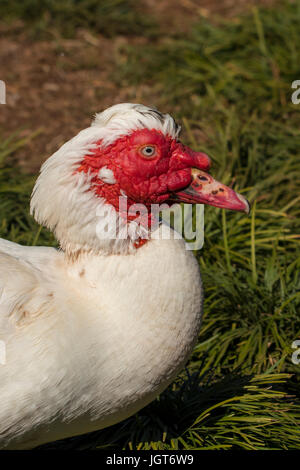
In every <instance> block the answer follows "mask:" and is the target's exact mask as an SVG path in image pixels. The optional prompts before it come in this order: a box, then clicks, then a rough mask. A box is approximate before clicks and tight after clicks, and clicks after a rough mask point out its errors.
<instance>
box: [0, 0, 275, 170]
mask: <svg viewBox="0 0 300 470" xmlns="http://www.w3.org/2000/svg"><path fill="white" fill-rule="evenodd" d="M143 1H144V5H145V9H146V11H149V12H150V13H151V15H152V16H154V17H156V19H157V21H158V23H159V24H160V27H161V28H163V29H164V30H168V29H169V30H170V31H172V33H173V34H174V32H179V33H184V32H187V31H188V30H189V29H190V27H191V25H192V23H193V21H194V20H195V17H197V15H198V14H200V15H202V16H204V17H208V18H209V19H210V20H214V19H215V18H217V17H218V15H219V16H222V17H224V16H226V17H229V18H232V17H234V16H236V15H238V14H241V13H244V12H245V11H246V10H248V9H249V8H250V7H251V6H253V5H261V4H265V5H270V4H272V3H274V1H275V0H261V1H255V0H222V1H218V0H212V1H208V0H181V1H180V2H174V1H173V0H162V1H160V2H157V1H156V0H143ZM143 41H146V39H144V38H130V39H129V38H126V37H114V38H113V39H107V38H104V37H101V36H100V35H92V34H91V33H89V32H87V31H79V32H78V35H77V37H76V39H72V40H66V39H62V38H60V37H58V36H56V37H54V36H53V39H52V40H49V41H38V42H33V41H32V40H31V39H30V37H29V35H28V33H27V32H26V30H25V29H24V27H23V25H22V24H21V23H20V24H19V23H16V24H15V25H14V26H13V27H10V28H8V27H7V26H6V25H4V24H3V23H1V22H0V79H1V80H4V81H5V83H6V86H7V104H6V105H0V130H1V132H2V134H3V135H4V136H8V135H10V134H11V133H12V132H16V131H18V137H28V136H32V135H33V134H35V133H37V135H36V136H35V137H34V138H32V139H31V140H30V142H29V144H28V145H26V146H24V147H22V148H21V149H19V150H18V151H17V152H16V154H15V156H14V157H13V160H12V162H17V163H18V164H19V165H20V166H21V167H22V168H23V169H24V170H25V171H27V172H36V171H38V168H39V167H40V164H41V162H42V161H44V160H45V159H46V158H47V157H48V156H49V155H51V154H52V153H53V152H54V151H55V150H56V149H57V148H58V147H59V146H60V145H62V144H63V143H64V142H65V141H66V140H68V139H70V138H71V137H72V136H73V135H75V134H76V133H77V132H78V131H79V130H81V129H83V128H84V127H87V126H88V125H89V124H90V121H91V118H92V116H93V114H94V113H95V112H97V111H100V110H102V109H105V108H106V107H108V106H110V105H112V104H115V103H119V102H124V101H136V102H145V103H150V104H151V103H152V104H153V100H155V98H156V99H157V100H156V104H157V105H159V96H158V93H157V91H155V90H153V89H152V90H151V89H149V87H147V86H146V85H143V84H141V85H140V86H138V87H135V88H134V87H127V88H122V89H120V88H118V87H117V86H116V85H115V84H114V83H113V82H112V80H111V75H112V73H114V74H117V71H118V65H119V64H120V63H121V61H122V60H124V58H123V57H122V53H121V49H122V46H123V45H124V44H126V43H128V42H130V43H131V44H136V43H138V42H143Z"/></svg>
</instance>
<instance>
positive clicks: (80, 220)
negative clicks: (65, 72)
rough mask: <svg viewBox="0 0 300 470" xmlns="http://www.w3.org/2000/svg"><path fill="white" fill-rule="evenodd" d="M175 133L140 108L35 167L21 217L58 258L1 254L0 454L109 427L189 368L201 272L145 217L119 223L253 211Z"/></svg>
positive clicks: (45, 252)
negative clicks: (171, 207)
mask: <svg viewBox="0 0 300 470" xmlns="http://www.w3.org/2000/svg"><path fill="white" fill-rule="evenodd" d="M179 131H180V128H179V126H177V124H176V123H175V121H174V120H173V119H172V117H171V116H169V115H168V114H161V113H159V112H158V111H156V110H154V109H151V108H149V107H146V106H143V105H139V104H129V103H124V104H119V105H116V106H112V107H111V108H109V109H107V110H106V111H104V112H102V113H100V114H97V115H96V117H95V120H94V122H93V123H92V126H91V127H89V128H88V129H85V130H83V131H81V132H80V133H79V134H78V135H77V136H76V137H74V138H73V139H71V140H70V141H69V142H67V143H66V144H65V145H63V146H62V147H61V148H60V149H59V150H58V151H57V152H56V153H55V154H54V155H52V156H51V157H50V158H49V159H48V160H47V161H46V162H45V163H44V165H43V166H42V169H41V173H40V176H39V178H38V180H37V182H36V185H35V188H34V191H33V195H32V199H31V212H32V213H33V214H34V216H35V219H36V220H37V221H38V222H39V223H41V224H43V225H45V226H47V227H48V228H49V229H50V230H53V232H54V233H55V235H56V237H57V239H58V241H59V243H60V246H61V250H56V249H54V248H47V247H25V246H20V245H17V244H15V243H12V242H9V241H6V240H0V293H1V297H0V340H1V341H3V342H4V344H5V346H6V363H5V364H2V365H1V364H0V443H1V447H2V448H31V447H34V446H37V445H40V444H43V443H46V442H50V441H54V440H57V439H62V438H65V437H69V436H75V435H78V434H83V433H87V432H90V431H94V430H98V429H101V428H104V427H107V426H110V425H112V424H114V423H117V422H119V421H121V420H123V419H125V418H126V417H128V416H130V415H132V414H133V413H135V412H136V411H138V410H139V409H140V408H142V407H144V406H145V405H146V404H148V403H149V402H150V401H151V400H153V399H154V398H155V397H156V396H157V395H158V394H159V393H160V392H162V390H164V389H165V388H166V387H167V386H168V384H169V383H170V382H171V381H172V380H173V379H174V377H175V376H176V374H177V373H178V372H179V371H180V369H181V368H182V367H183V365H184V364H185V362H186V361H187V359H188V357H189V354H190V353H191V351H192V349H193V346H194V344H195V341H196V340H197V335H198V331H199V327H200V322H201V310H202V287H201V279H200V273H199V268H198V264H197V262H196V260H195V258H194V256H193V254H192V253H191V252H190V251H187V250H186V249H185V244H184V242H183V241H182V240H178V239H177V240H174V239H170V240H164V239H162V238H163V236H162V235H163V233H164V230H165V229H164V228H162V227H163V226H160V227H159V228H157V227H156V231H155V232H153V229H151V228H148V229H147V222H148V221H151V220H150V219H151V217H150V216H148V215H147V214H146V215H145V214H144V215H143V217H142V218H141V223H140V224H138V223H137V222H136V221H134V218H135V217H136V216H135V217H134V216H133V215H132V214H131V216H130V214H129V217H128V221H127V220H126V215H127V210H128V208H129V206H130V205H131V204H133V203H143V204H144V205H145V206H146V207H147V208H149V206H150V204H151V203H161V202H164V201H165V202H168V201H171V200H174V199H176V200H178V201H184V202H190V203H207V204H211V205H214V206H217V207H224V208H229V209H233V210H240V211H246V212H248V211H249V205H248V202H247V201H246V199H245V198H244V197H243V196H240V195H239V194H237V193H235V192H234V191H233V190H232V189H230V188H228V187H226V186H224V185H222V184H220V183H218V182H216V181H215V180H214V179H213V178H212V177H211V176H210V175H209V174H208V173H206V170H208V169H209V167H210V160H209V158H208V157H207V155H205V154H203V153H199V152H194V151H192V150H191V149H189V148H188V147H186V146H184V145H182V144H181V143H180V142H179V141H178V134H179ZM119 196H124V197H125V196H127V199H126V201H127V202H128V204H125V209H124V207H123V208H121V207H120V206H119ZM103 208H105V211H106V218H104V219H103V217H102V218H101V214H102V216H103ZM101 211H102V212H101ZM128 213H129V211H128ZM103 220H105V221H106V222H107V220H108V222H109V223H108V225H107V224H106V222H105V223H104V222H103ZM116 221H117V222H118V224H119V225H118V229H117V234H116V236H115V237H113V228H114V226H115V222H116ZM106 225H107V227H106ZM154 234H155V236H154ZM157 234H159V236H157ZM148 235H149V238H150V239H149V241H147V242H146V243H144V242H145V241H146V239H147V236H148ZM122 237H123V238H122Z"/></svg>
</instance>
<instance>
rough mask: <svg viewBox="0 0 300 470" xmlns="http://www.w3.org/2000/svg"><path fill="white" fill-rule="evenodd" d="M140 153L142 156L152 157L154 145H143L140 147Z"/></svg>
mask: <svg viewBox="0 0 300 470" xmlns="http://www.w3.org/2000/svg"><path fill="white" fill-rule="evenodd" d="M140 152H141V154H142V155H143V157H148V158H149V157H154V156H155V155H156V147H155V145H145V147H142V148H141V149H140Z"/></svg>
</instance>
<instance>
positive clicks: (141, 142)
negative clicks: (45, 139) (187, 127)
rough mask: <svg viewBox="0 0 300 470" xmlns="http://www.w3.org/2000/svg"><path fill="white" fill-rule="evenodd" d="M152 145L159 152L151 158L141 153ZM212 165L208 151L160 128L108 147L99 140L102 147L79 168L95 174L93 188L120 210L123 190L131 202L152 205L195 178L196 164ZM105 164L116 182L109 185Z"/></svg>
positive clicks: (201, 167) (129, 136)
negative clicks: (196, 149) (104, 174)
mask: <svg viewBox="0 0 300 470" xmlns="http://www.w3.org/2000/svg"><path fill="white" fill-rule="evenodd" d="M149 145H151V146H155V148H156V154H155V155H154V156H151V157H147V156H144V155H143V154H142V153H141V149H142V148H143V147H144V146H149ZM210 165H211V161H210V159H209V157H208V156H207V155H206V154H204V153H201V152H194V151H193V150H191V149H190V148H188V147H186V146H184V145H182V144H181V143H180V142H178V141H177V140H176V139H172V138H171V137H169V136H165V135H164V134H163V133H162V132H160V131H158V130H155V129H152V130H149V129H142V130H137V131H133V132H132V133H131V134H130V135H126V136H124V137H121V138H119V139H118V140H116V141H115V142H114V143H113V144H111V145H109V146H108V147H105V148H102V147H101V142H99V147H97V149H96V150H94V151H93V153H92V155H87V156H85V158H84V160H83V162H82V164H81V166H80V167H79V169H78V170H77V171H84V172H88V171H91V172H92V173H95V177H94V178H93V180H92V183H93V190H94V191H95V193H96V194H97V195H98V196H100V197H104V198H105V199H106V201H107V202H108V203H109V204H112V205H113V206H114V207H115V208H116V209H117V210H118V209H119V196H120V195H121V194H120V191H121V189H122V190H123V191H125V193H126V194H127V196H128V204H129V205H132V204H134V203H136V202H139V203H142V204H144V205H145V206H146V207H150V205H151V204H154V203H157V204H159V203H162V202H164V201H166V200H168V199H169V196H170V194H171V193H172V192H174V191H178V190H179V189H182V188H184V187H186V186H188V185H189V184H190V183H191V181H192V177H191V168H192V167H194V168H199V169H202V170H208V169H209V168H210ZM103 166H106V167H107V168H109V169H110V170H112V171H113V173H114V176H115V179H116V183H115V184H105V183H103V181H102V180H101V179H100V178H99V177H98V171H99V170H100V168H102V167H103Z"/></svg>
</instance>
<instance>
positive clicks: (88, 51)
mask: <svg viewBox="0 0 300 470" xmlns="http://www.w3.org/2000/svg"><path fill="white" fill-rule="evenodd" d="M299 44H300V2H299V1H296V0H295V1H291V0H290V1H288V0H283V1H282V0H281V1H276V0H260V1H259V0H257V1H254V0H252V1H250V0H248V1H246V0H235V1H234V0H223V1H222V2H219V1H217V0H212V1H208V0H207V1H206V0H203V1H202V0H181V1H178V2H176V1H173V0H161V1H159V2H158V1H155V0H140V1H139V2H137V1H134V0H98V1H97V0H65V1H64V2H61V1H59V0H46V1H44V2H40V1H39V0H23V1H16V0H1V1H0V80H3V81H4V82H5V83H6V104H0V195H1V197H0V236H1V237H3V238H7V239H10V240H13V241H16V242H18V243H21V244H25V245H26V244H28V245H34V244H38V245H39V244H40V245H41V244H48V245H53V246H56V242H55V240H54V239H53V237H52V235H51V234H50V233H49V232H48V231H47V230H45V229H42V228H41V227H38V226H37V224H36V223H35V222H34V221H33V220H32V218H31V217H30V216H29V214H28V211H29V198H30V192H31V189H32V186H33V184H34V180H35V178H36V175H37V173H38V170H39V168H40V165H41V163H42V162H43V161H44V160H45V159H46V158H48V157H49V156H50V155H51V154H52V153H53V152H54V151H55V150H57V149H58V148H59V146H61V145H62V144H63V143H64V142H65V141H66V140H68V139H70V138H71V137H73V136H74V135H75V134H76V133H77V132H78V131H79V130H81V129H83V128H85V127H87V126H89V124H90V122H91V119H92V117H93V115H94V114H95V113H96V112H99V111H101V110H103V109H105V108H106V107H108V106H111V105H112V104H116V103H119V102H138V103H143V104H146V105H154V106H156V107H157V108H158V109H159V110H160V111H162V112H168V113H170V114H172V115H173V116H174V117H175V118H176V120H177V121H179V122H180V123H181V124H182V128H183V133H182V140H183V142H184V143H186V144H189V145H191V146H192V147H193V148H194V149H195V150H202V151H205V152H207V153H208V154H209V155H210V156H211V157H212V160H213V163H214V165H213V169H212V173H213V175H214V176H215V177H216V178H217V179H219V180H221V181H223V182H224V183H225V184H229V185H232V186H234V188H235V189H236V190H238V191H239V192H241V193H243V194H244V195H245V196H246V197H247V198H248V199H249V200H250V202H251V203H252V205H253V209H252V213H251V215H250V217H248V218H247V217H245V216H244V215H241V214H234V213H225V212H224V211H222V210H220V209H215V208H207V209H206V211H205V214H206V215H205V244H204V248H203V249H202V250H200V251H199V252H196V253H195V256H196V257H197V259H198V260H199V264H200V267H201V271H202V276H203V280H204V285H205V287H206V299H205V307H204V311H205V315H204V320H203V327H202V330H201V333H200V336H199V342H198V344H197V346H196V348H195V351H194V354H193V356H192V358H191V360H190V362H189V364H188V365H187V368H186V369H185V371H183V373H182V374H181V375H180V376H179V377H178V379H177V381H176V382H175V383H174V384H173V385H172V386H170V387H169V389H168V390H167V391H166V392H164V393H163V394H162V395H161V397H159V398H158V399H157V400H156V401H155V402H154V403H152V404H151V405H149V406H148V407H147V408H145V409H144V410H142V411H141V412H140V413H139V414H138V415H136V416H134V417H132V418H130V419H128V420H126V421H125V422H123V423H120V424H119V425H117V426H113V427H112V428H110V429H108V430H104V431H102V432H99V433H93V434H92V435H87V436H83V437H79V438H76V439H75V438H74V439H69V440H67V441H63V442H60V443H57V444H51V445H49V446H48V448H63V449H69V448H76V449H85V448H101V447H103V446H104V447H105V446H106V447H107V446H108V447H109V448H114V449H122V448H125V449H149V448H152V449H184V448H185V449H295V448H297V449H299V448H300V431H299V424H300V394H299V389H300V384H299V371H300V364H299V363H298V364H297V363H296V362H295V360H292V354H293V352H295V349H293V347H292V343H293V342H294V341H295V340H300V321H299V301H300V277H299V266H300V250H299V239H300V235H299V226H300V218H299V215H300V214H299V212H300V209H299V202H300V195H299V183H300V114H299V111H300V104H299V105H297V104H293V103H292V101H291V96H292V93H293V91H294V90H293V89H292V88H291V85H292V82H293V81H294V80H297V79H298V80H300V52H299ZM299 358H300V355H299Z"/></svg>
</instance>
